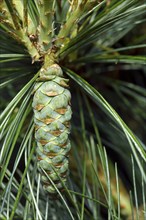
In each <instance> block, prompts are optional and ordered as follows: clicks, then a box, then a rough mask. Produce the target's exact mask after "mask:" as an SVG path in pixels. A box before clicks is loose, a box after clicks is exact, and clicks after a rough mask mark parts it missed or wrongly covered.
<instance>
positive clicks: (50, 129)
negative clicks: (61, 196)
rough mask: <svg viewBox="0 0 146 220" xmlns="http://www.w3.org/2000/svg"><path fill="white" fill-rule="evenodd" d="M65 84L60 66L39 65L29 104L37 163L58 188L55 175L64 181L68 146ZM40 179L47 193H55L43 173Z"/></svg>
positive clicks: (69, 95) (66, 171)
mask: <svg viewBox="0 0 146 220" xmlns="http://www.w3.org/2000/svg"><path fill="white" fill-rule="evenodd" d="M67 83H68V80H67V79H65V78H63V72H62V69H61V68H60V67H59V66H58V65H57V64H53V65H52V66H50V67H48V68H47V69H44V68H42V69H41V71H40V77H39V78H38V80H37V83H36V85H35V87H34V98H33V104H32V106H33V110H34V123H35V139H36V142H37V153H38V165H39V167H40V168H43V169H44V170H45V171H46V173H47V174H48V175H49V177H50V178H51V179H52V180H53V182H54V183H55V185H56V187H57V188H58V189H62V188H63V185H62V183H61V181H60V179H59V177H61V179H62V180H63V182H64V183H65V182H66V177H67V174H68V153H69V151H70V149H71V144H70V141H69V139H68V135H69V133H70V119H71V115H72V111H71V107H70V99H71V94H70V92H69V90H68V84H67ZM55 171H56V172H57V174H58V175H57V174H56V172H55ZM58 176H59V177H58ZM42 181H43V183H44V189H46V190H47V191H48V192H49V193H51V194H55V193H56V190H55V188H54V187H53V186H52V185H51V183H50V182H49V180H48V178H47V176H45V174H42Z"/></svg>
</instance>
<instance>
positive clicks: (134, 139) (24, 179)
mask: <svg viewBox="0 0 146 220" xmlns="http://www.w3.org/2000/svg"><path fill="white" fill-rule="evenodd" d="M0 19H1V26H0V27H1V28H0V38H1V60H0V65H1V66H0V67H1V75H0V79H1V85H0V88H1V94H2V96H1V103H2V105H1V107H2V114H1V128H0V129H1V148H0V149H1V151H0V167H1V172H0V195H1V197H0V219H10V220H11V219H27V220H28V219H32V220H34V219H36V220H37V219H40V220H42V219H52V220H53V219H58V220H59V219H61V220H62V219H67V220H69V219H80V220H83V219H85V220H86V219H94V220H95V219H139V220H141V219H144V218H145V217H146V203H145V187H146V173H145V169H146V145H145V141H146V139H145V136H144V134H145V132H146V127H145V126H144V121H145V119H146V114H145V108H146V102H145V97H146V90H145V86H146V84H145V82H146V81H145V78H146V70H145V63H146V58H145V56H144V49H145V48H146V44H145V43H144V40H145V36H146V33H145V30H144V22H145V19H146V12H145V3H144V1H143V0H120V1H117V0H111V1H106V0H103V1H99V2H98V3H97V1H95V0H92V1H90V0H82V1H79V0H78V1H77V0H72V1H66V0H62V1H58V0H56V1H55V0H51V1H49V3H48V1H46V0H40V1H37V0H31V1H27V0H22V1H17V0H12V1H10V0H1V6H0ZM137 30H139V32H140V33H138V32H137ZM48 62H49V63H52V62H53V63H58V64H59V65H60V66H61V67H62V69H63V70H64V73H65V75H66V76H68V77H69V78H70V90H71V94H72V111H73V119H72V129H71V144H72V151H71V154H70V177H69V178H68V186H64V187H65V190H64V192H61V191H59V190H58V189H56V190H57V193H58V199H57V200H53V199H52V198H50V197H49V196H48V195H47V194H46V193H45V192H44V190H43V187H42V184H41V180H40V174H39V173H38V169H37V161H36V144H35V141H34V124H33V112H32V96H33V95H32V93H33V88H34V85H35V81H36V79H37V78H38V76H39V70H40V69H41V68H42V66H45V65H46V63H48ZM44 174H45V171H44ZM47 177H48V178H50V177H49V176H48V175H47ZM49 180H50V181H51V182H52V185H54V183H53V181H52V180H51V179H49Z"/></svg>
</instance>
